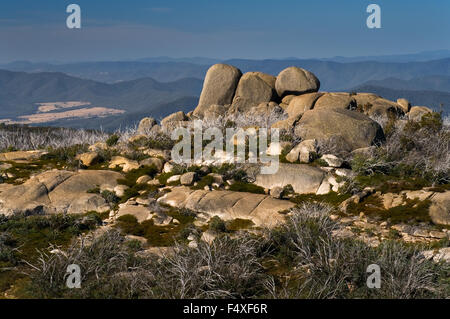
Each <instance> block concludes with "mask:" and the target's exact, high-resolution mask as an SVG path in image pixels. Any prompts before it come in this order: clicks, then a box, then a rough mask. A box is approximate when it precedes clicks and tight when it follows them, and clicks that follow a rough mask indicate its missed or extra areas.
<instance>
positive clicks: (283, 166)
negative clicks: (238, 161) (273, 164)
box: [255, 163, 325, 194]
mask: <svg viewBox="0 0 450 319" xmlns="http://www.w3.org/2000/svg"><path fill="white" fill-rule="evenodd" d="M324 177H325V172H324V171H322V170H321V169H320V168H317V167H313V166H309V165H304V164H287V163H280V167H279V169H278V171H277V172H276V173H275V174H259V175H257V176H256V181H255V184H256V185H259V186H261V187H264V188H268V189H272V188H274V187H284V186H286V185H288V184H291V185H292V187H293V188H294V191H295V192H296V193H298V194H309V193H314V194H315V193H316V192H317V190H318V189H319V187H320V184H321V183H322V181H323V179H324Z"/></svg>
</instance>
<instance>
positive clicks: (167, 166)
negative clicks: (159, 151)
mask: <svg viewBox="0 0 450 319" xmlns="http://www.w3.org/2000/svg"><path fill="white" fill-rule="evenodd" d="M172 171H173V165H172V164H170V163H169V162H167V163H165V164H164V168H163V172H164V173H171V172H172Z"/></svg>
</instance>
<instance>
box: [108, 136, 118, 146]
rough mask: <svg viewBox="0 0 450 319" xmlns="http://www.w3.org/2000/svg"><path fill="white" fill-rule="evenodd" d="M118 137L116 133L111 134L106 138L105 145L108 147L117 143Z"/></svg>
mask: <svg viewBox="0 0 450 319" xmlns="http://www.w3.org/2000/svg"><path fill="white" fill-rule="evenodd" d="M119 139H120V137H119V136H118V135H117V134H113V135H111V136H110V137H108V139H107V140H106V145H108V146H109V147H112V146H114V145H117V142H119Z"/></svg>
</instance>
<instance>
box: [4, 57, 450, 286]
mask: <svg viewBox="0 0 450 319" xmlns="http://www.w3.org/2000/svg"><path fill="white" fill-rule="evenodd" d="M319 88H320V82H319V80H318V79H317V78H316V77H315V76H314V74H312V73H310V72H308V71H306V70H303V69H299V68H288V69H286V70H284V71H282V72H281V73H280V74H279V75H278V76H277V77H273V76H270V75H267V74H263V73H260V72H250V73H246V74H244V75H242V74H241V72H240V71H239V70H238V69H236V68H234V67H232V66H228V65H215V66H213V67H211V69H210V70H209V71H208V73H207V75H206V78H205V83H204V88H203V91H202V94H201V97H200V101H199V105H198V107H197V108H196V109H195V110H194V111H193V112H190V113H189V114H184V113H183V112H178V113H174V114H172V115H170V116H168V117H167V118H165V119H163V120H162V121H161V123H160V124H158V123H157V122H156V121H155V120H154V119H152V118H145V119H143V120H142V121H141V122H140V124H139V127H138V129H137V131H136V132H135V133H134V134H120V133H117V134H114V135H110V136H106V137H105V138H102V139H99V140H98V141H97V142H95V143H84V144H82V143H79V144H76V145H72V146H65V147H61V148H55V147H51V148H48V147H41V148H40V149H22V150H15V151H7V150H6V151H4V152H2V153H0V214H2V215H4V216H5V218H6V219H12V218H15V217H18V216H35V215H38V216H42V215H43V216H51V215H58V214H69V215H73V214H82V215H83V216H87V215H89V214H90V213H96V214H98V216H100V218H101V219H102V221H101V223H100V225H99V227H98V228H97V229H96V230H92V229H90V230H89V231H90V232H94V233H95V232H99V231H100V232H105V231H107V230H109V229H119V230H120V231H121V232H122V234H123V235H124V236H126V237H127V238H128V240H131V241H136V242H139V243H140V247H141V248H140V249H139V254H141V255H142V254H144V255H145V254H146V253H152V252H155V249H167V247H171V246H173V245H174V242H175V241H181V242H184V243H185V244H186V245H187V246H188V247H191V248H192V249H195V248H196V247H198V245H199V244H200V243H202V242H206V243H212V242H213V240H214V238H217V237H220V236H221V235H222V234H223V233H228V234H229V235H231V236H234V235H233V234H235V233H236V232H238V231H240V230H246V231H248V232H249V233H252V234H256V235H258V234H263V233H264V231H265V230H266V229H268V228H277V227H280V225H282V224H283V223H285V222H286V220H288V219H289V218H290V217H292V216H293V214H294V211H295V209H296V208H298V207H302V205H305V204H311V203H320V204H321V205H326V206H327V207H328V212H329V214H328V215H329V218H330V219H331V220H333V221H334V222H336V224H337V225H338V227H337V228H336V229H333V236H335V237H336V238H352V239H358V240H361V241H362V242H364V243H366V244H367V245H369V246H371V247H378V246H379V245H380V244H381V243H382V242H384V241H402V242H406V243H413V244H417V245H422V244H423V249H422V250H426V248H427V247H428V248H431V247H436V249H428V250H427V251H426V252H424V253H423V255H424V256H425V257H426V258H428V259H434V260H435V261H440V260H446V261H449V260H450V250H449V249H450V248H449V242H450V187H449V176H450V175H449V152H448V150H449V145H450V138H449V136H450V133H449V128H448V127H447V126H445V125H444V124H442V121H441V119H440V117H439V115H438V114H436V113H433V112H432V111H431V110H430V109H428V108H427V107H423V106H413V107H411V105H410V103H409V102H408V101H406V100H404V99H399V100H397V101H396V102H393V101H388V100H386V99H383V98H382V97H379V96H376V95H374V94H371V93H357V94H356V93H344V92H333V93H331V92H330V93H329V92H318V91H319ZM197 119H199V120H203V122H204V123H205V125H206V124H207V125H208V126H212V125H217V126H218V127H219V128H221V129H224V128H225V127H226V126H227V125H229V124H230V123H232V124H233V125H234V126H239V127H244V128H246V127H255V128H256V129H258V127H266V126H265V125H269V126H271V127H272V128H279V129H280V130H281V141H280V142H279V143H277V145H270V147H269V151H270V152H272V154H276V155H279V158H280V161H281V163H280V167H279V170H278V171H277V172H276V173H275V174H269V175H264V174H261V173H260V165H259V164H240V165H234V164H230V163H226V162H222V161H220V160H218V161H216V162H214V163H210V162H208V163H206V162H205V163H201V162H200V163H196V165H191V166H189V165H179V164H177V163H175V162H174V161H173V160H172V159H171V154H170V150H171V148H172V146H173V141H171V140H170V138H169V136H170V132H171V131H172V130H173V129H174V128H176V127H180V126H182V127H190V126H191V125H192V123H193V121H194V120H197ZM430 134H431V135H432V136H437V138H436V139H434V138H430V136H431V135H430ZM424 136H425V138H424ZM433 143H435V144H433ZM88 233H89V232H88ZM84 234H85V235H86V232H84ZM67 243H68V242H67V241H66V244H67ZM4 268H5V269H6V268H7V267H4ZM4 291H9V293H10V294H11V293H12V292H11V290H8V289H4ZM7 293H8V292H7Z"/></svg>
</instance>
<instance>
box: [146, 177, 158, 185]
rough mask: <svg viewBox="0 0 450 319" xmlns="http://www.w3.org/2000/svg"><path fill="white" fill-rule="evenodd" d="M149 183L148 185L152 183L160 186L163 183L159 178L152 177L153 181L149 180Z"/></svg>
mask: <svg viewBox="0 0 450 319" xmlns="http://www.w3.org/2000/svg"><path fill="white" fill-rule="evenodd" d="M147 184H148V185H152V186H160V185H161V183H160V182H159V180H158V179H156V178H155V179H152V180H151V181H148V182H147Z"/></svg>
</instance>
